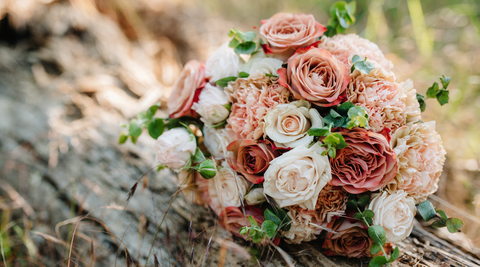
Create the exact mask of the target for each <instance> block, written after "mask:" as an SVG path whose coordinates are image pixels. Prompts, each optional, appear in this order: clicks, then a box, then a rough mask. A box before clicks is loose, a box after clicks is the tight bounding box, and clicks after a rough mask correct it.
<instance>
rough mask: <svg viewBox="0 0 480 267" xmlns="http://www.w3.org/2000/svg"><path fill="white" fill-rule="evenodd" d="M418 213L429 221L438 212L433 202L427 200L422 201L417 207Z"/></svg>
mask: <svg viewBox="0 0 480 267" xmlns="http://www.w3.org/2000/svg"><path fill="white" fill-rule="evenodd" d="M417 210H418V213H420V215H421V216H422V218H423V219H424V220H425V221H426V222H428V221H430V220H431V219H433V218H435V217H436V214H437V212H436V211H435V208H434V207H433V205H432V202H430V201H428V200H425V201H423V202H422V203H420V204H419V205H418V207H417Z"/></svg>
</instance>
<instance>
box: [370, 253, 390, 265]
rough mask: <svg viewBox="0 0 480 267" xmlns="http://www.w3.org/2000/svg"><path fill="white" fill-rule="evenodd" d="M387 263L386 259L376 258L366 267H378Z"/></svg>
mask: <svg viewBox="0 0 480 267" xmlns="http://www.w3.org/2000/svg"><path fill="white" fill-rule="evenodd" d="M387 261H388V260H387V258H385V257H384V256H376V257H375V258H373V259H372V260H371V261H370V263H369V264H368V267H380V266H383V265H384V264H385V263H387Z"/></svg>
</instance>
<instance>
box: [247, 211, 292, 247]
mask: <svg viewBox="0 0 480 267" xmlns="http://www.w3.org/2000/svg"><path fill="white" fill-rule="evenodd" d="M274 210H275V212H273V211H271V210H270V209H266V210H265V213H264V218H265V221H263V223H262V225H261V226H258V223H257V221H256V220H255V219H254V218H253V217H252V216H251V215H249V216H248V221H249V223H250V226H244V227H242V228H240V230H239V233H240V235H247V234H248V237H247V240H248V239H249V238H251V239H252V242H253V243H260V242H262V240H263V238H264V237H265V236H268V237H269V238H274V237H276V236H277V230H284V231H288V230H290V219H289V218H288V216H287V213H286V212H285V211H284V210H282V209H274Z"/></svg>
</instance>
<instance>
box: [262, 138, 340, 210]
mask: <svg viewBox="0 0 480 267" xmlns="http://www.w3.org/2000/svg"><path fill="white" fill-rule="evenodd" d="M323 151H325V149H324V148H323V147H321V146H320V145H319V144H318V143H316V144H315V145H313V146H312V147H310V148H307V146H306V145H304V146H298V147H296V148H294V149H292V150H290V151H288V152H286V153H285V154H283V155H281V156H280V157H278V158H275V159H274V160H272V161H271V162H270V166H269V167H268V169H267V171H266V172H265V175H264V176H265V181H264V184H263V188H264V193H265V195H269V196H270V197H272V198H273V199H274V200H275V201H276V202H277V203H278V205H280V207H287V206H292V205H299V206H300V207H301V208H303V209H309V210H314V209H315V204H316V203H317V199H318V195H319V193H320V191H321V190H322V188H323V187H324V186H325V185H326V184H327V183H328V182H329V181H330V180H331V179H332V173H331V170H330V164H329V162H328V157H327V156H322V155H321V154H322V152H323Z"/></svg>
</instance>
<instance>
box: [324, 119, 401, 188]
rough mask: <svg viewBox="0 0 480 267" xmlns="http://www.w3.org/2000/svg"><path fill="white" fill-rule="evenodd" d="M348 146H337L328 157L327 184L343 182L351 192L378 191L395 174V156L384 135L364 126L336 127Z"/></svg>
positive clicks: (336, 184)
mask: <svg viewBox="0 0 480 267" xmlns="http://www.w3.org/2000/svg"><path fill="white" fill-rule="evenodd" d="M334 131H335V132H338V133H340V134H341V135H342V136H343V138H344V139H345V142H346V143H347V145H348V146H347V147H346V148H343V149H340V150H337V156H336V157H335V158H330V165H331V167H332V180H331V181H330V183H329V184H330V185H334V186H342V187H343V188H344V189H345V190H347V192H349V193H351V194H360V193H362V192H365V191H367V190H370V191H377V190H379V189H380V188H382V187H384V186H385V185H386V184H388V183H389V182H390V181H392V179H393V178H394V177H395V175H396V174H397V169H398V166H397V157H396V155H395V152H393V150H392V148H391V147H390V144H389V143H388V141H387V139H386V138H385V137H384V136H383V135H381V134H378V133H373V132H370V131H367V130H365V129H363V128H353V129H351V130H348V129H346V128H336V129H334Z"/></svg>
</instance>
